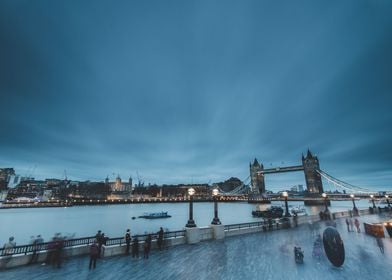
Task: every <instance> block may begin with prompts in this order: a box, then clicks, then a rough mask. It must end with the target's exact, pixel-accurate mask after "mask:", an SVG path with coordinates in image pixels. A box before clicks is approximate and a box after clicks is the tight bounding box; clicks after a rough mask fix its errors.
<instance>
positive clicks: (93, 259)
mask: <svg viewBox="0 0 392 280" xmlns="http://www.w3.org/2000/svg"><path fill="white" fill-rule="evenodd" d="M98 256H99V248H98V244H97V243H96V242H94V243H93V244H92V245H91V246H90V264H89V266H88V269H91V266H92V267H93V268H95V267H96V264H97V259H98Z"/></svg>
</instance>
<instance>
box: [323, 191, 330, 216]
mask: <svg viewBox="0 0 392 280" xmlns="http://www.w3.org/2000/svg"><path fill="white" fill-rule="evenodd" d="M321 196H322V197H323V198H324V204H325V213H327V212H329V210H328V196H327V194H326V193H323V194H322V195H321Z"/></svg>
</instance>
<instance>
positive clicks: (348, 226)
mask: <svg viewBox="0 0 392 280" xmlns="http://www.w3.org/2000/svg"><path fill="white" fill-rule="evenodd" d="M346 226H347V231H348V232H350V222H349V221H348V218H346Z"/></svg>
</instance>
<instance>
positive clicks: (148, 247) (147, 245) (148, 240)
mask: <svg viewBox="0 0 392 280" xmlns="http://www.w3.org/2000/svg"><path fill="white" fill-rule="evenodd" d="M151 239H152V237H151V234H149V235H148V236H147V238H146V240H145V241H144V254H143V258H145V259H148V256H149V254H150V250H151Z"/></svg>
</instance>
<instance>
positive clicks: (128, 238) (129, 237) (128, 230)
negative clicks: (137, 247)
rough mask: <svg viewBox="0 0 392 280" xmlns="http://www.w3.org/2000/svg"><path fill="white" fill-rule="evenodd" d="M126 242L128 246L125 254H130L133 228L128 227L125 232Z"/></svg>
mask: <svg viewBox="0 0 392 280" xmlns="http://www.w3.org/2000/svg"><path fill="white" fill-rule="evenodd" d="M125 243H126V244H127V248H126V249H125V254H126V255H129V248H130V247H131V230H130V229H127V232H126V233H125Z"/></svg>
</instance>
